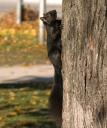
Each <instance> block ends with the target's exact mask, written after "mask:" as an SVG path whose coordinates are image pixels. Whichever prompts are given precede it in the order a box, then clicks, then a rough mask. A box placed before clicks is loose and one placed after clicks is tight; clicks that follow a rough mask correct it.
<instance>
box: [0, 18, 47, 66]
mask: <svg viewBox="0 0 107 128" xmlns="http://www.w3.org/2000/svg"><path fill="white" fill-rule="evenodd" d="M0 23H1V24H0V66H2V65H3V66H4V65H30V64H32V65H33V64H41V63H42V64H43V63H47V62H48V57H47V49H46V46H45V45H43V44H41V42H39V41H38V20H36V21H33V22H27V21H26V22H24V23H22V24H20V25H17V24H15V23H13V24H12V23H11V22H10V24H6V23H5V22H3V23H2V22H0ZM42 43H43V42H42Z"/></svg>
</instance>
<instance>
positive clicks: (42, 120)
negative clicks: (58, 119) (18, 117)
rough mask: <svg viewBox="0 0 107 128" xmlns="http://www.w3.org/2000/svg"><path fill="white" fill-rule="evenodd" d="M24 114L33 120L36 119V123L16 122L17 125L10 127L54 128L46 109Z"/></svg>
mask: <svg viewBox="0 0 107 128" xmlns="http://www.w3.org/2000/svg"><path fill="white" fill-rule="evenodd" d="M24 114H25V115H26V116H32V117H33V118H35V119H37V118H38V120H37V121H36V123H35V122H32V121H18V123H15V125H13V126H11V127H12V128H56V125H55V123H54V122H53V120H52V118H51V117H50V116H49V110H48V109H47V108H44V109H40V110H35V111H34V112H25V113H24Z"/></svg>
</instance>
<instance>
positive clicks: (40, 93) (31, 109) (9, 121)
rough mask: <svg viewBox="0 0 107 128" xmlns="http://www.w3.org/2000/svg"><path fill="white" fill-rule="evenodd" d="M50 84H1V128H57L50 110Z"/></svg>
mask: <svg viewBox="0 0 107 128" xmlns="http://www.w3.org/2000/svg"><path fill="white" fill-rule="evenodd" d="M50 84H51V83H50ZM48 85H49V84H48ZM48 85H47V84H44V83H41V84H33V85H32V84H28V85H27V84H26V85H23V84H22V85H17V84H16V85H0V128H56V127H55V124H54V122H53V120H52V118H51V116H50V115H49V110H48V97H49V95H50V87H49V86H48Z"/></svg>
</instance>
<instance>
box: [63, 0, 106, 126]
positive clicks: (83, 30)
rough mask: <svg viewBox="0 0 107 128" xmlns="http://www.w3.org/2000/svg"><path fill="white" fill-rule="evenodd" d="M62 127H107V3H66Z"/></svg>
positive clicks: (67, 0)
mask: <svg viewBox="0 0 107 128" xmlns="http://www.w3.org/2000/svg"><path fill="white" fill-rule="evenodd" d="M63 24H64V25H63V26H64V28H63V32H62V47H63V52H62V62H63V71H62V72H63V81H64V87H63V90H64V98H63V126H62V127H63V128H107V0H63Z"/></svg>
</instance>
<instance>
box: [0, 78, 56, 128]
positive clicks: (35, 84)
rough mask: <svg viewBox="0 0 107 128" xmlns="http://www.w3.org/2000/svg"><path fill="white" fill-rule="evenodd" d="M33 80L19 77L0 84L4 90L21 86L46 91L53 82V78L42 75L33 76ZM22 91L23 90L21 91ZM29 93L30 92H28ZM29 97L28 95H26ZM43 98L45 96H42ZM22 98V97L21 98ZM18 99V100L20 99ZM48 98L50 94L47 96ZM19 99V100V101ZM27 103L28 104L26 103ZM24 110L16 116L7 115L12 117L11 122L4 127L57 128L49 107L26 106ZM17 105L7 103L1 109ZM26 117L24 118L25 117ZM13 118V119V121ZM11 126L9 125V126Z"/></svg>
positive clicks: (0, 87)
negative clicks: (23, 79)
mask: <svg viewBox="0 0 107 128" xmlns="http://www.w3.org/2000/svg"><path fill="white" fill-rule="evenodd" d="M30 78H33V79H32V80H30V81H29V80H27V81H26V80H25V81H24V82H22V81H20V80H21V79H22V78H19V79H17V80H18V82H17V80H14V81H9V83H8V82H7V83H4V84H0V89H1V91H2V89H4V90H6V91H7V90H11V89H12V90H14V89H17V90H18V89H20V88H28V89H29V90H37V91H38V90H41V92H42V91H44V90H46V89H50V88H51V86H52V83H53V78H42V77H31V76H30ZM20 93H21V92H20ZM26 94H27V95H28V92H26ZM26 98H27V97H26ZM41 98H43V97H41ZM19 100H20V99H19ZM19 100H18V101H19ZM47 100H48V96H47ZM18 101H17V102H18ZM26 105H27V104H26ZM26 105H25V107H24V109H22V111H21V112H20V113H19V114H18V115H17V117H18V118H17V117H16V119H15V117H8V116H7V117H6V118H10V120H11V121H10V122H8V123H7V124H6V125H5V127H4V128H6V126H7V128H56V125H55V122H54V121H53V120H52V118H51V116H50V113H49V110H48V108H42V106H41V107H39V106H38V107H37V108H36V109H35V108H34V107H33V109H32V107H30V108H31V109H27V108H26V107H27V106H26ZM15 106H17V105H12V104H7V105H6V104H5V105H1V106H0V110H2V109H9V108H14V107H15ZM4 111H5V110H4ZM23 117H24V118H23ZM12 119H13V121H12ZM8 126H9V127H8Z"/></svg>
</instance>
